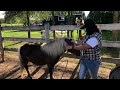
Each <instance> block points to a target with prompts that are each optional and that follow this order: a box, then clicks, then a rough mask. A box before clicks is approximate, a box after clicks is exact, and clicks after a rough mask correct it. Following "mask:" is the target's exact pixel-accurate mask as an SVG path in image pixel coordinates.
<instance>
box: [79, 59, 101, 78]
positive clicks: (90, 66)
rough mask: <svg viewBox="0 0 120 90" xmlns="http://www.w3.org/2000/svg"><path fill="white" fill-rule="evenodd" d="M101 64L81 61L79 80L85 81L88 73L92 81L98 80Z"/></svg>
mask: <svg viewBox="0 0 120 90" xmlns="http://www.w3.org/2000/svg"><path fill="white" fill-rule="evenodd" d="M100 62H101V61H100V60H81V61H80V71H79V79H84V78H85V76H86V74H87V72H88V73H89V75H90V77H91V79H98V77H97V74H98V69H99V66H100Z"/></svg>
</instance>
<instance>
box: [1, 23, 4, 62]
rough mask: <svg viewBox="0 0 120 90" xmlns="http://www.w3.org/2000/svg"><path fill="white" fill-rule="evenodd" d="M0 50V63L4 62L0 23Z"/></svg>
mask: <svg viewBox="0 0 120 90" xmlns="http://www.w3.org/2000/svg"><path fill="white" fill-rule="evenodd" d="M0 50H1V59H2V60H0V63H2V62H4V48H3V38H2V27H1V22H0Z"/></svg>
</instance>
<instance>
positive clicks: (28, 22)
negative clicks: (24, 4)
mask: <svg viewBox="0 0 120 90" xmlns="http://www.w3.org/2000/svg"><path fill="white" fill-rule="evenodd" d="M26 16H27V26H30V18H29V11H26ZM28 38H30V30H29V31H28Z"/></svg>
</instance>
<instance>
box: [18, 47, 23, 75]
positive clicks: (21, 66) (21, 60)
mask: <svg viewBox="0 0 120 90" xmlns="http://www.w3.org/2000/svg"><path fill="white" fill-rule="evenodd" d="M20 50H21V48H19V49H18V56H19V60H20V73H21V77H22V73H23V70H24V62H23V59H22V57H21V54H20Z"/></svg>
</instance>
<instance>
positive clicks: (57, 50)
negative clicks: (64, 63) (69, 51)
mask: <svg viewBox="0 0 120 90" xmlns="http://www.w3.org/2000/svg"><path fill="white" fill-rule="evenodd" d="M65 46H66V42H65V39H64V38H61V39H58V40H56V41H52V42H50V43H47V44H45V45H44V46H42V47H41V49H42V50H43V51H44V52H46V53H47V54H48V55H51V56H57V55H60V54H62V53H63V52H64V51H65V50H64V49H65V48H64V47H65Z"/></svg>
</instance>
